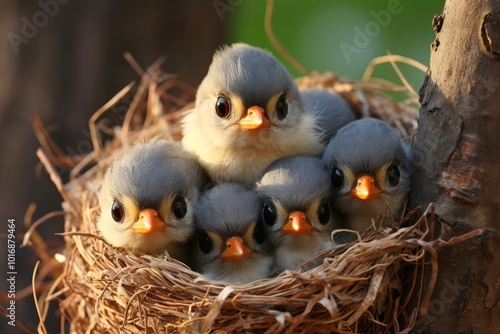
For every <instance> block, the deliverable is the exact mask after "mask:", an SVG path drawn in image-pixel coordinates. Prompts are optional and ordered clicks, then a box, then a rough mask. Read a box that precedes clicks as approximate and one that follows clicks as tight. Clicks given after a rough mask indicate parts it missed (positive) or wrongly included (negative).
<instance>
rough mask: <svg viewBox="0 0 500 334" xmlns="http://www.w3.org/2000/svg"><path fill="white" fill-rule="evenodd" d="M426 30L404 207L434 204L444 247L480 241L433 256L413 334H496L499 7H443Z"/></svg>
mask: <svg viewBox="0 0 500 334" xmlns="http://www.w3.org/2000/svg"><path fill="white" fill-rule="evenodd" d="M433 28H434V31H435V33H436V39H435V41H434V42H433V43H432V45H431V59H430V66H429V70H428V72H427V75H426V78H425V82H424V84H423V86H422V88H421V91H420V99H421V103H422V107H421V109H420V119H419V131H418V134H417V138H416V142H415V151H414V152H415V154H414V158H415V170H414V173H413V178H412V182H413V183H412V193H411V195H410V207H415V206H418V205H420V206H422V207H423V208H426V207H427V205H428V204H429V203H431V202H433V203H435V204H436V211H435V213H436V216H437V217H438V219H437V221H438V226H437V235H438V236H439V235H440V236H441V238H442V239H445V240H448V239H450V238H451V237H454V236H458V235H460V234H463V233H464V232H467V231H470V230H473V229H476V228H481V229H483V230H484V233H483V234H482V235H481V236H480V237H479V238H476V239H473V240H470V241H467V242H464V243H461V244H458V245H456V246H454V247H450V248H446V249H438V256H439V258H438V267H439V273H438V277H437V283H436V285H435V288H434V290H433V293H432V296H431V299H430V303H429V305H428V306H429V308H428V312H427V313H426V314H420V316H419V318H418V320H417V323H416V326H415V328H414V331H413V332H414V333H475V334H477V333H500V302H499V296H500V293H499V291H500V237H499V231H500V192H499V190H500V189H499V188H500V118H499V119H497V117H500V112H499V108H500V90H499V87H500V62H499V60H500V1H495V0H483V1H475V0H454V1H451V0H447V1H446V3H445V7H444V11H443V13H441V14H438V15H436V16H435V18H434V21H433ZM426 274H427V276H426V277H424V285H423V286H424V293H425V290H426V288H427V284H426V283H428V282H429V281H430V277H429V276H430V275H429V270H426Z"/></svg>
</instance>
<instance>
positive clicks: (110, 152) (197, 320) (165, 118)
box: [25, 64, 451, 333]
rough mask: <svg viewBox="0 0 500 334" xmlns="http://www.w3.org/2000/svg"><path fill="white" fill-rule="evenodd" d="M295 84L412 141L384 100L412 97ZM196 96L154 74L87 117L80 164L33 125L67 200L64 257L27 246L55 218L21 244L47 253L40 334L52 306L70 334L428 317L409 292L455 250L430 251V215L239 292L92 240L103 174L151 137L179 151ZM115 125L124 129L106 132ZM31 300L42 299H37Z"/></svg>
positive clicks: (337, 328)
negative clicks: (340, 100)
mask: <svg viewBox="0 0 500 334" xmlns="http://www.w3.org/2000/svg"><path fill="white" fill-rule="evenodd" d="M297 84H298V86H299V87H300V89H304V88H309V87H323V88H325V89H330V90H334V91H336V92H338V93H340V94H341V95H342V96H344V97H345V98H346V100H347V101H348V102H349V103H350V105H351V106H352V107H353V108H354V109H355V110H356V112H357V113H358V115H359V117H364V116H369V115H371V116H374V117H378V118H382V119H384V120H386V121H387V122H389V123H390V124H392V125H394V126H395V127H396V128H398V129H399V130H400V132H401V133H402V134H403V136H405V137H410V136H411V135H412V134H414V133H415V131H416V119H417V113H418V102H417V103H413V104H412V103H406V102H399V103H398V102H395V101H394V100H393V99H392V98H390V97H389V96H388V95H386V92H387V91H391V90H398V89H399V90H407V89H406V88H405V87H404V86H402V87H397V86H395V85H393V84H389V83H387V82H382V81H375V80H371V79H370V80H365V81H362V82H353V81H350V80H346V79H343V78H339V77H337V76H336V75H334V74H332V73H312V74H311V75H309V76H306V77H303V78H300V79H298V80H297ZM194 94H195V89H194V88H192V87H189V86H188V85H186V84H185V83H183V82H181V81H179V80H178V79H177V78H175V77H173V76H171V75H166V74H164V73H162V72H161V71H160V69H159V65H158V64H155V65H154V66H153V67H152V68H150V69H149V70H148V71H146V72H145V73H143V76H142V79H141V82H140V83H139V84H138V85H135V84H133V83H131V84H130V85H128V86H127V87H125V88H124V89H123V90H122V91H121V92H120V93H119V94H118V95H116V96H115V97H114V98H113V99H112V100H111V101H109V102H108V103H107V104H106V105H105V106H103V107H102V108H101V109H100V110H98V111H97V112H96V113H95V114H94V115H93V116H92V117H91V119H90V121H89V126H90V134H91V138H92V144H93V148H94V149H93V151H92V152H91V153H90V154H88V155H85V156H66V155H64V154H63V153H62V151H61V150H60V149H59V148H58V147H57V146H56V145H55V143H53V142H52V141H51V139H50V137H49V136H48V134H47V132H46V131H45V129H44V128H43V126H42V125H41V124H40V123H39V122H38V121H37V122H35V129H36V133H37V135H38V136H39V139H40V142H41V148H40V149H39V150H38V152H37V154H38V156H39V158H40V160H41V162H42V163H43V165H44V166H45V168H46V169H47V171H48V172H49V174H50V176H51V178H52V180H53V182H54V183H55V185H56V187H57V189H58V190H59V192H60V194H61V196H62V197H63V200H64V202H63V212H64V217H65V225H64V232H63V233H60V235H62V236H63V237H64V241H65V248H64V250H63V251H59V252H58V253H56V254H54V253H50V254H49V255H47V251H46V250H42V249H45V248H44V247H36V246H37V243H38V244H39V243H40V242H42V241H40V240H38V238H34V236H35V234H36V231H35V229H36V226H37V225H39V224H40V223H42V221H43V220H46V219H48V218H50V215H47V216H45V217H44V218H42V219H41V220H39V221H38V222H36V223H35V224H33V225H32V228H31V229H30V230H29V231H28V233H27V234H26V236H25V244H26V243H32V244H34V247H35V249H38V250H39V253H40V252H44V253H43V254H41V255H40V257H41V258H42V262H41V266H40V267H39V266H38V265H37V267H36V268H35V273H34V279H35V278H36V277H38V279H37V280H36V282H38V285H40V284H41V282H44V286H46V289H43V291H42V293H41V295H40V296H39V298H38V300H37V299H36V298H35V300H37V307H38V311H39V316H40V323H39V330H40V331H41V332H44V331H45V326H44V321H45V319H46V317H47V315H48V309H49V305H50V303H51V302H53V301H58V302H59V309H60V315H61V330H65V331H69V332H71V333H83V332H87V333H90V332H96V333H104V332H106V333H119V332H127V333H139V332H141V333H178V332H179V333H184V332H186V333H208V332H211V333H227V332H249V333H250V332H252V333H278V332H280V333H313V332H314V333H359V332H363V333H380V332H387V331H392V332H403V331H406V332H408V331H410V330H411V328H412V326H413V325H414V323H415V319H416V316H417V313H418V309H419V308H420V310H424V311H425V308H426V307H427V304H428V302H429V296H430V295H429V293H427V294H426V295H422V292H421V290H420V288H421V287H420V286H419V285H418V284H416V282H417V281H418V280H417V278H418V277H419V275H421V274H422V272H423V270H420V269H422V268H423V263H424V258H425V259H426V261H431V263H433V266H431V267H432V268H431V269H432V270H433V271H434V272H433V275H431V277H434V278H435V274H436V272H435V271H436V270H437V267H436V263H437V262H436V255H435V252H434V247H435V246H437V245H439V246H444V245H447V244H451V243H450V242H449V243H446V242H444V241H442V240H439V239H438V240H434V238H433V236H432V230H433V220H432V215H428V214H430V213H431V211H432V208H431V207H430V208H428V209H427V211H426V212H425V213H424V214H423V215H422V216H421V218H420V219H413V221H417V222H416V223H415V224H413V225H411V226H405V223H407V222H408V221H409V217H410V216H412V215H413V217H415V218H418V217H416V215H417V213H416V212H411V213H409V214H408V215H406V216H405V217H402V218H401V221H399V222H394V224H393V226H392V227H391V228H384V227H382V225H381V221H382V220H383V219H385V218H384V217H378V218H377V219H374V220H373V224H372V227H370V228H369V229H368V230H367V231H365V233H363V234H362V235H360V236H358V240H357V241H356V242H353V243H351V244H345V245H341V246H338V247H335V248H333V249H329V250H327V251H325V252H323V253H321V254H319V255H318V256H321V257H322V258H324V260H323V262H322V264H321V265H319V266H318V267H316V268H314V269H311V270H308V271H305V270H302V269H300V268H299V269H298V270H295V271H285V272H283V273H282V274H280V275H279V276H278V277H275V278H270V279H264V280H259V281H255V282H252V283H249V284H244V285H231V284H226V283H223V282H217V281H212V280H210V279H208V278H206V277H204V276H203V275H201V274H198V273H196V272H193V271H192V270H190V269H189V268H188V267H187V266H186V265H184V264H183V263H180V262H178V261H176V260H174V259H171V258H170V257H168V256H166V255H154V256H152V255H143V256H139V255H134V254H133V253H131V252H129V251H126V250H123V249H118V248H114V247H112V246H110V245H109V244H108V243H107V242H106V241H104V240H103V239H102V238H101V237H100V236H99V235H98V232H97V230H96V219H97V216H98V193H99V190H100V186H101V182H102V178H103V175H104V172H105V170H106V168H107V166H108V165H109V164H110V162H111V161H112V160H113V159H114V158H115V157H117V156H119V155H120V154H121V153H122V152H123V151H124V150H126V149H127V147H130V145H133V144H134V143H136V142H138V141H141V140H144V139H148V138H152V137H155V136H159V137H162V138H165V139H169V140H179V139H180V138H181V135H182V134H181V128H180V119H181V118H182V116H183V115H184V114H185V112H186V110H188V109H189V108H190V107H192V102H190V101H193V98H194ZM410 97H411V98H413V100H412V101H410V102H415V101H416V100H415V96H410ZM114 118H117V119H119V122H118V123H113V122H112V121H111V120H112V119H114ZM61 166H62V167H66V168H67V167H69V168H70V169H71V171H70V173H69V177H67V179H68V180H64V181H63V177H62V176H61V172H60V171H61V168H60V167H61ZM66 176H67V175H66ZM428 217H430V218H428ZM406 225H407V224H406ZM403 226H405V227H403ZM36 240H38V241H36ZM426 268H427V267H426ZM426 270H427V269H426ZM402 273H404V274H405V275H402ZM34 282H35V281H34ZM47 283H50V284H47ZM431 285H432V281H431ZM431 287H432V286H431ZM431 290H432V289H430V290H429V291H431ZM35 292H40V289H35V287H34V293H35ZM35 297H36V295H35ZM410 301H411V302H410ZM415 301H416V303H414V302H415ZM412 303H414V304H415V305H413V306H412V307H410V305H412Z"/></svg>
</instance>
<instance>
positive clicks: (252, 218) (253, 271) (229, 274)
mask: <svg viewBox="0 0 500 334" xmlns="http://www.w3.org/2000/svg"><path fill="white" fill-rule="evenodd" d="M261 209H262V203H261V201H260V199H259V197H258V195H257V194H256V193H255V192H254V191H253V190H252V189H251V188H250V187H248V186H246V185H243V184H237V183H224V184H220V185H217V186H215V187H214V188H212V189H209V190H207V191H206V192H205V193H203V194H202V195H201V196H200V197H199V199H198V201H197V202H196V205H195V215H194V216H195V225H196V228H197V234H196V238H195V239H196V240H195V241H194V246H193V249H194V254H193V257H194V261H195V267H196V268H197V269H198V271H200V272H201V273H202V274H204V275H206V276H207V277H209V278H212V279H218V280H224V281H228V282H238V283H242V282H245V281H247V280H248V281H252V280H255V279H259V278H265V277H267V275H269V273H270V267H271V263H272V254H271V246H270V243H269V241H268V238H267V236H266V233H265V230H264V227H263V224H262V222H261V221H260V211H261Z"/></svg>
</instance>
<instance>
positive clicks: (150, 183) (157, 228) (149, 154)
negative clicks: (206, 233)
mask: <svg viewBox="0 0 500 334" xmlns="http://www.w3.org/2000/svg"><path fill="white" fill-rule="evenodd" d="M206 179H207V177H206V175H205V174H204V172H203V171H202V169H201V167H200V166H199V164H198V163H197V161H196V159H195V158H194V157H193V156H192V155H191V154H189V153H187V152H185V151H184V150H183V149H182V145H181V144H180V143H179V142H172V141H166V140H159V139H156V140H152V141H149V142H147V143H142V144H138V145H136V146H134V147H133V148H132V149H130V150H129V151H127V152H125V153H124V154H123V155H122V156H120V157H118V158H117V159H116V160H115V161H114V162H113V163H112V164H111V165H110V166H109V167H108V169H107V171H106V174H105V176H104V180H103V184H102V190H101V194H100V199H99V202H100V203H99V204H100V209H101V212H100V216H99V219H98V221H97V228H98V230H99V231H100V233H101V234H102V236H103V238H104V239H105V240H106V241H107V242H109V243H110V244H112V245H113V246H116V247H123V248H128V249H131V250H132V251H135V252H137V253H148V254H152V253H162V252H164V251H165V250H167V251H168V254H169V255H170V256H171V257H173V258H175V259H178V260H181V261H185V260H186V249H185V245H186V243H187V242H188V241H189V239H190V237H191V236H192V234H193V233H194V225H193V222H192V219H193V209H192V206H193V201H194V200H195V198H196V197H197V195H198V193H199V192H200V190H201V188H202V187H203V185H204V184H205V182H206Z"/></svg>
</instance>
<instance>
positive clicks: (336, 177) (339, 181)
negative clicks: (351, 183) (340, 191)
mask: <svg viewBox="0 0 500 334" xmlns="http://www.w3.org/2000/svg"><path fill="white" fill-rule="evenodd" d="M332 185H333V187H334V188H340V187H342V186H343V185H344V173H342V171H341V170H340V169H338V168H337V167H334V168H333V169H332Z"/></svg>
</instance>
